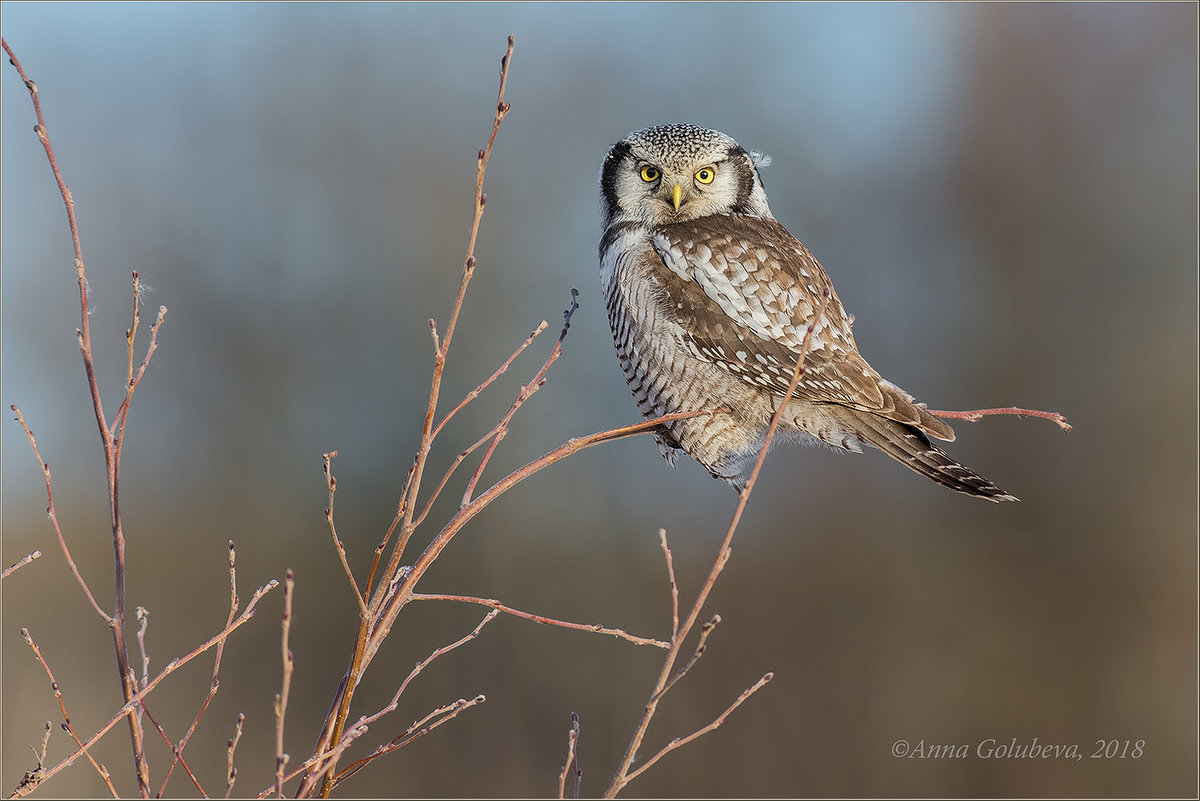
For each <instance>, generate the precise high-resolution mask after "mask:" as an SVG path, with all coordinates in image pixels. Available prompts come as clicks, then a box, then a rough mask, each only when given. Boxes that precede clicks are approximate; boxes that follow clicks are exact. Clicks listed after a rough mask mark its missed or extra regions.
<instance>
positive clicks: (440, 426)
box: [430, 320, 547, 438]
mask: <svg viewBox="0 0 1200 801" xmlns="http://www.w3.org/2000/svg"><path fill="white" fill-rule="evenodd" d="M546 325H547V323H546V321H545V320H542V321H541V322H540V323H538V327H537V328H535V329H533V333H531V334H530V335H529V336H528V337H527V338H526V339H525V341H524V342H522V343H521V345H520V347H518V348H517V349H516V350H515V351H513V354H512V356H509V357H508V358H507V359H505V360H504V363H503V364H501V365H500V366H499V367H497V368H496V372H494V373H492V374H491V375H490V376H488V378H487V380H486V381H484V382H483V383H482V384H480V385H479V386H477V387H475V389H473V390H471V391H470V392H468V393H467V397H465V398H463V400H462V403H460V404H458V405H457V406H455V407H454V408H453V409H451V410H450V411H449V412H447V413H446V416H445V417H443V418H442V422H440V423H438V424H437V427H436V428H434V429H433V433H432V434H431V435H430V437H431V438H432V437H436V436H437V435H438V432H439V431H441V430H442V429H443V428H444V427H445V426H446V423H449V422H450V418H452V417H454V415H456V414H458V413H459V412H460V411H462V409H463V407H464V406H466V405H467V404H468V403H470V402H471V401H473V400H475V399H476V398H477V397H479V393H481V392H483V391H484V390H485V389H487V388H488V386H489V385H490V384H491V383H492V382H493V381H495V380H496V379H497V378H499V377H500V376H501V375H503V374H504V372H505V371H506V370H508V368H509V365H511V364H512V363H513V361H514V360H516V358H517V357H518V356H520V355H521V354H522V353H523V352H524V350H525V349H526V348H528V347H529V346H530V345H531V344H533V340H534V339H536V338H537V335H538V334H540V333H542V332H543V331H545V330H546Z"/></svg>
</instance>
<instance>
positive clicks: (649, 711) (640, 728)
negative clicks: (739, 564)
mask: <svg viewBox="0 0 1200 801" xmlns="http://www.w3.org/2000/svg"><path fill="white" fill-rule="evenodd" d="M832 296H833V291H832V289H831V288H830V287H828V286H827V287H826V288H825V294H824V298H823V300H822V301H821V307H820V309H818V311H817V314H816V316H815V317H814V318H813V322H812V323H810V324H809V326H808V330H806V331H805V332H804V339H803V340H802V341H801V343H800V352H799V353H798V354H797V357H796V367H795V369H794V370H793V371H792V380H791V383H789V384H788V389H787V392H786V393H785V394H784V396H783V398H782V399H781V400H780V402H779V406H778V407H777V408H776V409H775V414H773V415H772V416H771V423H770V425H769V426H768V427H767V433H766V435H765V437H764V439H763V445H762V450H761V451H760V452H759V454H758V459H757V461H755V463H754V469H753V470H751V472H750V477H749V479H748V480H747V481H746V485H745V486H744V487H743V488H742V491H741V493H739V497H738V505H737V509H736V510H735V511H734V513H733V520H732V521H731V522H730V524H729V529H728V530H727V531H726V532H725V539H724V541H723V542H722V543H721V548H720V550H719V551H718V552H717V558H716V561H715V562H714V563H713V567H712V570H711V571H709V574H708V578H707V579H706V580H705V582H704V586H703V587H702V588H701V589H700V593H699V594H698V595H697V596H696V600H695V602H694V603H693V604H692V608H691V611H690V612H688V615H687V617H686V618H685V619H684V621H683V623H682V624H681V625H680V627H679V631H678V632H677V633H676V634H675V636H674V637H672V638H671V649H670V650H669V651H668V652H667V656H666V658H665V659H664V660H663V666H662V669H661V670H660V671H659V674H658V679H657V681H656V682H655V684H654V689H653V690H652V691H651V693H650V700H649V701H648V702H647V703H646V706H645V708H644V709H643V711H642V717H641V719H640V720H639V721H638V725H637V727H636V728H635V729H634V733H633V737H632V738H631V739H630V741H629V746H628V748H626V750H625V756H624V757H623V758H622V760H621V764H620V767H618V768H617V772H616V774H615V775H614V776H613V779H612V783H611V784H609V786H608V789H607V790H606V791H605V793H604V797H605V798H615V797H616V795H617V793H619V792H620V791H621V789H622V788H623V787H625V785H627V784H628V783H629V782H630V781H631V779H632V778H633V775H637V774H636V773H635V774H633V775H631V774H630V769H631V768H632V766H633V761H634V759H635V758H636V757H637V752H638V748H639V747H640V746H641V744H642V740H643V739H644V738H645V736H646V730H647V729H648V728H649V726H650V721H651V720H652V719H653V718H654V714H655V712H657V711H658V703H659V701H660V700H662V697H663V693H664V692H665V690H666V688H667V687H668V685H669V684H670V683H671V672H672V669H673V668H674V666H675V661H676V660H677V659H678V658H679V654H680V651H681V650H682V648H683V642H684V640H685V639H686V638H687V636H688V633H689V632H691V630H692V627H693V626H695V624H696V620H697V618H699V616H700V610H701V609H702V608H703V607H704V603H705V601H707V600H708V595H709V593H710V592H711V591H712V588H713V585H714V584H715V583H716V580H717V577H718V576H719V575H720V574H721V571H722V570H724V568H725V564H726V563H727V562H728V561H729V557H730V555H731V554H732V551H731V550H730V543H731V542H732V541H733V535H734V533H735V532H736V531H737V527H738V523H739V522H741V519H742V512H743V511H744V510H745V508H746V504H747V503H748V502H749V500H750V493H751V492H752V491H753V490H754V484H755V482H756V481H758V474H759V471H761V470H762V466H763V462H764V461H765V460H766V456H767V450H768V449H769V447H770V445H771V439H772V438H773V437H774V436H775V431H776V429H777V428H778V427H779V421H780V420H781V419H782V417H783V414H784V411H785V410H786V409H787V406H788V404H789V403H790V402H791V399H792V396H793V395H794V394H795V392H796V387H797V386H798V385H799V384H800V379H801V378H802V377H803V376H804V372H805V368H804V361H805V359H806V358H807V356H808V349H809V345H810V343H811V341H812V333H813V329H814V328H815V327H816V324H817V322H818V321H819V320H821V319H822V318H823V317H824V316H825V310H826V308H827V307H828V305H829V300H830V298H831V297H832ZM762 683H765V682H762ZM757 688H758V687H757V685H756V686H755V687H754V688H753V689H752V690H751V692H753V691H754V690H757ZM747 697H748V694H747ZM740 703H741V701H740V700H739V701H738V702H737V703H735V704H734V706H733V707H731V709H730V711H732V709H733V708H736V707H737V706H738V704H740ZM718 725H719V724H718ZM697 736H698V735H697ZM644 767H645V766H644V765H643V766H642V768H641V769H639V771H638V772H639V773H640V771H641V770H642V769H644Z"/></svg>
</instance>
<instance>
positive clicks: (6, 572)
mask: <svg viewBox="0 0 1200 801" xmlns="http://www.w3.org/2000/svg"><path fill="white" fill-rule="evenodd" d="M41 556H42V552H41V551H33V552H32V553H29V554H27V555H26V556H25V557H23V558H22V559H21V561H19V562H15V563H13V564H11V565H9V566H8V567H6V568H4V572H3V573H0V579H6V578H8V577H9V576H11V575H12V574H13V573H16V572H17V571H18V570H20V569H21V568H23V567H25V565H27V564H29V563H30V562H32V561H33V560H34V559H39V558H41Z"/></svg>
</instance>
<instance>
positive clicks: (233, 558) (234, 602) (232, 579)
mask: <svg viewBox="0 0 1200 801" xmlns="http://www.w3.org/2000/svg"><path fill="white" fill-rule="evenodd" d="M237 607H238V597H237V549H236V548H235V547H234V544H233V540H230V541H229V617H228V618H227V619H226V620H225V625H226V626H228V625H229V624H230V623H232V622H233V619H234V617H235V616H236V615H237ZM140 608H141V607H139V609H140ZM224 653H225V640H222V641H221V642H219V643H218V644H217V655H216V658H215V659H214V660H213V672H212V681H211V682H210V683H209V686H208V694H207V695H205V696H204V702H203V703H201V704H200V711H198V712H197V713H196V717H195V718H193V719H192V724H191V725H190V726H189V727H188V730H187V732H186V733H185V734H184V735H183V737H182V738H181V739H180V741H179V746H178V748H177V750H176V753H175V758H174V759H172V760H171V764H170V765H169V766H168V767H167V772H166V775H165V776H164V777H163V781H162V786H161V787H159V790H158V796H159V797H160V798H161V797H162V796H163V795H164V794H165V793H166V790H167V782H169V781H170V780H171V774H172V773H173V772H174V770H175V764H176V762H178V761H179V758H180V757H182V755H183V749H184V748H186V747H187V744H188V741H189V740H191V739H192V734H194V733H195V731H196V727H197V726H199V725H200V719H201V718H203V717H204V713H205V712H207V711H208V705H209V704H211V703H212V700H213V698H214V697H216V694H217V690H219V689H220V688H221V682H220V681H219V680H218V678H217V676H218V675H219V674H220V672H221V656H222V655H223V654H224ZM146 668H147V669H148V668H149V662H147V663H146ZM146 681H147V679H146V678H145V676H143V678H142V686H145V684H146Z"/></svg>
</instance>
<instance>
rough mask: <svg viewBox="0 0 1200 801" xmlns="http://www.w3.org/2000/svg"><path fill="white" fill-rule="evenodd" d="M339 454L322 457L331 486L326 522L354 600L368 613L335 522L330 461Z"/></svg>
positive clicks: (335, 483) (326, 479) (333, 479)
mask: <svg viewBox="0 0 1200 801" xmlns="http://www.w3.org/2000/svg"><path fill="white" fill-rule="evenodd" d="M337 455H338V452H337V451H330V452H329V453H326V454H324V455H323V456H322V457H321V459H322V462H321V464H322V469H323V470H324V471H325V483H326V484H327V485H328V486H329V506H327V507H325V522H326V524H327V525H328V526H329V533H330V534H331V535H332V536H333V547H334V548H335V549H336V550H337V553H338V558H339V559H340V560H341V561H342V569H343V570H344V571H346V578H348V579H349V580H350V589H351V590H353V591H354V600H356V601H358V610H359V612H360V613H362V614H364V615H365V614H367V602H366V601H365V600H364V599H363V594H362V593H361V592H359V590H358V582H357V581H355V580H354V571H352V570H351V569H350V563H349V562H348V561H347V560H346V546H345V544H344V543H343V542H342V541H341V540H340V539H339V538H338V533H337V526H335V525H334V524H333V494H334V492H336V491H337V479H336V478H334V476H333V471H332V470H331V469H330V464H329V463H330V462H331V461H333V459H334V457H335V456H337Z"/></svg>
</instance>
